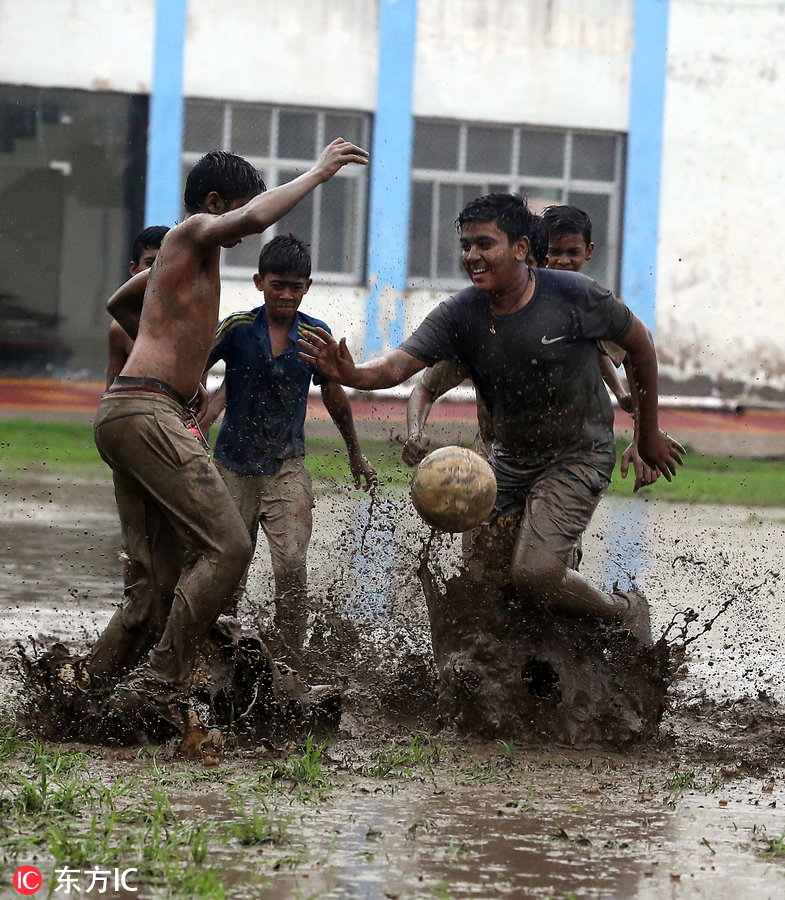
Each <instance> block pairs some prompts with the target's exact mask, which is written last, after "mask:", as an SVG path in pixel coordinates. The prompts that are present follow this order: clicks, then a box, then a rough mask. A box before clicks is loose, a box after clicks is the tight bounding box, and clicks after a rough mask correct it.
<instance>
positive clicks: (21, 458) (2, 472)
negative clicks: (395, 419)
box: [0, 419, 785, 507]
mask: <svg viewBox="0 0 785 900" xmlns="http://www.w3.org/2000/svg"><path fill="white" fill-rule="evenodd" d="M0 433H1V434H2V440H1V441H0V476H4V477H6V478H16V477H19V476H20V475H22V474H25V473H41V472H65V473H72V474H74V475H78V474H86V475H96V474H98V475H100V474H101V473H102V472H104V473H107V474H108V469H107V468H106V466H105V464H104V463H103V462H102V460H101V458H100V456H99V455H98V451H97V450H96V448H95V444H94V443H93V432H92V428H91V427H90V426H89V425H84V424H80V423H77V422H34V421H30V420H27V419H4V420H0ZM215 434H217V432H215V430H214V433H213V438H215ZM362 446H363V451H364V452H365V454H366V456H367V457H368V458H369V460H370V461H371V462H372V463H373V465H374V467H375V468H376V470H377V471H378V473H379V479H380V481H381V483H382V484H383V485H384V486H386V487H390V488H407V487H408V485H409V481H410V479H411V474H412V470H411V469H410V468H409V467H408V466H406V465H404V463H403V461H402V460H401V446H400V445H399V444H397V443H394V442H392V441H369V440H363V441H362ZM625 446H626V442H622V441H620V442H619V444H618V448H619V449H618V454H617V455H618V457H619V458H620V457H621V454H622V452H623V450H624V448H625ZM305 459H306V465H307V467H308V470H309V471H310V473H311V475H312V476H313V478H314V479H316V481H318V482H321V483H323V484H327V485H330V484H337V485H347V486H348V485H350V484H351V476H350V473H349V464H348V461H347V458H346V451H345V448H344V446H343V443H342V441H340V439H339V438H336V439H335V440H331V439H328V438H307V440H306V458H305ZM632 483H633V478H632V475H630V476H628V478H627V479H626V480H625V479H622V478H621V476H620V475H619V471H618V467H617V469H616V471H615V472H614V475H613V481H612V482H611V485H610V488H609V494H611V495H612V496H625V497H629V496H632ZM638 496H639V497H641V498H644V499H645V498H647V497H659V498H661V499H663V500H671V501H676V502H682V503H719V504H729V505H743V506H780V507H785V466H783V465H782V462H781V461H780V460H776V459H745V458H743V457H727V456H707V455H704V454H701V453H694V452H690V453H688V455H687V457H686V462H685V465H684V466H683V467H682V468H680V469H679V472H678V475H677V476H676V478H675V479H674V480H673V481H672V482H670V483H668V482H667V481H665V479H664V478H660V479H659V481H658V482H657V484H656V485H654V486H653V487H649V488H643V489H642V490H641V491H639V493H638Z"/></svg>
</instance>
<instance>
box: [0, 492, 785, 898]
mask: <svg viewBox="0 0 785 900" xmlns="http://www.w3.org/2000/svg"><path fill="white" fill-rule="evenodd" d="M0 488H2V491H1V492H2V494H3V498H4V499H3V503H4V513H5V514H4V517H3V521H2V522H0V599H2V601H3V609H4V615H3V617H2V618H1V619H0V646H2V648H3V650H4V651H5V650H8V651H10V649H11V647H12V645H13V643H14V642H15V641H18V640H22V641H25V640H27V638H28V637H32V638H34V639H36V640H39V641H41V642H42V643H48V642H50V641H51V640H53V639H58V640H64V641H66V642H68V643H69V644H71V645H75V646H79V645H84V644H85V643H86V642H88V641H89V640H90V639H92V637H93V636H94V635H95V634H96V633H97V632H98V630H99V629H100V628H101V627H103V625H104V623H105V622H106V621H108V618H109V617H110V615H111V613H112V609H113V604H114V603H115V602H117V600H119V595H120V587H121V585H120V563H119V559H118V550H119V544H120V538H119V528H118V526H117V522H116V519H115V514H114V509H113V500H112V493H111V484H110V483H109V482H108V481H107V482H96V483H92V482H90V483H83V484H80V485H70V484H67V483H63V482H60V481H58V480H57V478H46V479H43V478H41V479H29V480H27V481H25V482H14V483H12V484H11V483H5V484H2V485H0ZM315 521H316V525H315V531H314V539H313V542H312V547H311V552H310V557H309V564H310V566H309V568H310V583H311V593H312V596H313V597H314V600H315V605H317V606H318V604H321V611H320V612H319V611H317V615H316V617H315V622H314V625H315V626H316V627H315V630H314V635H313V637H312V641H313V644H314V646H316V645H318V647H319V648H320V649H321V650H322V651H323V655H324V665H325V667H327V668H328V669H330V670H331V671H332V673H333V674H334V675H335V677H336V680H337V681H339V682H340V683H341V686H342V687H343V688H344V690H345V692H346V696H347V704H346V708H347V713H346V715H345V716H344V720H343V722H342V730H341V732H340V734H339V735H338V739H337V742H336V743H332V744H331V745H330V746H329V747H328V749H327V751H326V753H327V754H328V757H329V760H330V762H329V763H328V764H327V765H326V770H327V780H328V782H329V787H328V788H326V789H323V790H320V791H318V792H311V793H310V794H308V795H307V796H303V795H301V794H299V793H297V792H294V793H290V794H288V795H286V794H283V795H281V796H277V795H276V796H275V797H263V798H261V799H259V798H258V797H256V796H255V795H253V794H250V795H248V796H246V800H247V802H248V808H247V809H250V808H251V806H252V805H253V804H256V807H258V808H259V809H263V810H265V811H266V813H265V814H269V815H272V816H273V817H274V818H275V819H276V821H277V820H281V821H284V820H286V821H287V825H286V830H287V834H288V835H289V837H288V838H287V840H286V841H284V842H283V844H282V845H281V846H280V847H277V846H275V847H274V846H271V845H270V844H262V845H259V846H255V845H253V846H245V845H241V844H240V843H238V841H237V839H236V838H234V837H232V836H231V835H230V834H229V833H228V832H227V834H226V835H225V836H224V837H225V840H224V837H220V834H219V833H221V828H223V826H224V825H226V824H228V823H230V822H232V821H235V820H236V819H237V815H238V813H237V805H236V798H237V796H238V795H237V786H238V785H242V784H243V783H245V782H246V781H248V779H258V778H259V777H261V775H262V774H264V773H265V772H269V771H270V767H271V765H274V764H275V760H278V761H279V762H280V761H285V760H286V759H287V758H288V757H287V754H288V753H290V752H292V751H290V750H287V749H286V748H279V750H278V751H277V752H276V753H273V754H272V755H270V753H265V754H262V753H257V754H255V755H254V754H252V755H251V757H250V758H246V756H245V755H244V754H242V753H240V752H239V751H238V752H236V753H235V752H230V753H229V754H228V755H227V758H226V760H225V762H224V764H223V765H222V766H221V767H219V769H218V770H215V773H214V774H213V773H212V772H211V773H210V774H209V775H208V774H207V773H206V771H205V770H199V771H198V772H197V773H196V775H194V776H193V778H191V775H192V774H193V772H194V770H193V767H192V766H191V765H190V764H187V763H183V762H180V761H171V762H167V763H166V764H165V769H166V771H167V772H170V773H171V775H172V778H171V780H170V781H169V782H168V783H167V786H166V789H167V791H168V792H169V796H170V798H171V800H172V803H173V804H174V805H175V807H176V809H177V810H178V814H179V815H182V816H183V817H185V818H186V819H189V820H190V818H191V817H192V815H193V814H195V815H196V819H195V821H201V822H205V821H206V822H210V823H211V828H213V830H214V831H215V833H216V839H215V841H212V840H211V842H210V848H209V853H208V854H207V857H206V858H205V860H204V862H203V863H202V864H201V865H202V867H203V868H207V869H213V870H214V871H215V873H217V874H216V877H220V881H221V882H222V883H223V885H224V888H225V891H224V893H223V894H222V893H220V892H218V891H217V888H214V887H213V888H208V889H206V892H201V893H200V892H197V891H194V892H192V893H191V894H190V896H211V897H220V896H227V897H232V898H234V897H238V898H239V897H270V898H289V897H335V898H343V897H347V898H348V897H352V898H354V897H358V898H359V897H367V898H376V897H379V898H382V897H399V898H401V900H403V898H414V897H442V898H448V897H456V898H457V897H495V896H511V897H529V896H531V897H549V896H551V897H565V898H566V897H570V896H575V897H638V898H666V897H667V898H671V897H725V896H734V895H736V896H740V897H744V896H752V895H753V893H754V894H755V895H757V896H759V897H761V898H765V897H772V898H774V897H782V896H785V863H783V862H780V861H779V858H778V857H777V855H776V854H772V853H771V852H770V851H771V849H772V848H773V849H775V850H778V849H780V846H781V845H780V844H778V843H777V841H778V840H779V839H780V838H782V837H783V834H785V819H784V818H783V813H782V812H781V811H780V808H779V806H780V805H781V804H782V803H783V802H785V799H784V798H782V797H781V795H780V787H779V785H780V784H783V783H785V781H783V779H785V774H783V771H782V769H781V767H780V760H782V759H783V758H785V735H783V733H782V731H781V730H780V728H779V725H778V723H779V721H781V720H782V717H781V716H780V708H779V706H778V702H781V701H783V700H785V672H784V671H783V666H784V661H785V657H784V655H783V654H782V652H781V634H782V631H783V626H785V622H783V615H785V613H783V603H782V600H783V598H782V591H781V589H780V585H779V572H778V570H777V565H776V564H777V561H778V560H779V559H781V558H782V557H783V551H785V529H783V522H785V512H782V511H777V510H766V511H763V512H759V511H754V510H748V509H740V508H728V509H720V508H715V507H705V506H704V507H694V506H689V507H688V506H678V505H673V504H664V503H657V502H654V501H649V502H648V503H646V502H641V501H640V500H637V499H636V500H629V501H626V500H613V501H606V502H605V503H603V504H602V505H601V508H600V510H599V511H598V514H597V516H596V518H595V520H594V522H593V523H592V526H591V527H590V529H589V533H588V534H587V538H586V541H585V545H584V547H585V554H584V560H585V562H584V566H583V568H584V571H585V572H586V574H587V575H588V576H589V577H591V578H593V579H594V580H596V581H598V582H601V583H604V584H605V585H606V586H608V587H611V586H612V585H613V584H614V583H618V584H619V586H620V587H622V588H625V587H627V586H629V584H631V583H635V584H637V585H638V586H639V587H641V588H642V589H643V590H644V592H645V593H646V594H647V596H648V597H649V598H650V600H651V603H652V607H653V618H654V623H655V630H656V629H657V628H659V630H662V629H663V628H665V627H666V626H667V624H668V623H669V622H670V621H671V620H672V619H673V617H674V615H676V614H677V613H679V612H680V611H682V610H684V609H686V608H692V609H694V610H695V619H694V621H693V622H692V623H691V625H690V627H691V628H692V629H693V630H698V629H700V627H701V626H702V625H703V623H705V622H707V621H710V620H711V619H712V618H713V617H714V616H715V615H716V614H717V613H718V612H722V615H721V616H720V617H719V618H718V619H717V620H716V622H715V623H714V625H713V626H712V628H711V630H710V631H709V632H708V633H707V634H705V635H704V636H703V637H701V639H700V640H699V641H696V642H695V643H694V644H693V645H691V648H690V655H689V658H688V660H687V662H686V664H685V669H684V671H683V675H684V678H683V680H682V681H681V682H680V683H679V685H678V687H677V689H676V690H675V691H674V693H673V697H672V704H671V709H670V711H669V712H668V713H667V714H666V718H665V721H664V727H663V738H662V741H661V745H660V749H655V750H652V749H651V748H643V749H641V750H640V751H631V752H630V753H628V754H625V755H624V756H620V757H618V758H613V759H608V758H605V757H599V758H598V757H594V756H592V755H591V753H590V752H587V753H573V754H568V755H565V754H564V751H561V750H558V749H554V750H553V751H546V750H541V751H533V750H530V749H525V748H522V747H512V746H508V747H505V746H504V745H496V744H494V743H493V742H490V743H484V744H477V745H475V744H467V743H466V742H465V741H463V740H456V742H457V746H458V748H459V749H458V750H456V751H455V752H454V754H453V755H452V756H449V754H448V756H449V761H448V762H446V763H444V764H442V763H440V764H439V765H438V766H437V765H436V764H432V765H431V767H430V769H428V770H427V771H424V770H423V769H422V767H420V768H418V767H417V766H413V765H412V766H409V770H408V771H407V773H404V774H401V773H400V772H397V771H393V772H391V773H388V774H385V775H383V776H381V777H374V776H372V775H369V774H368V771H367V765H368V760H369V759H370V760H371V762H372V763H373V764H374V765H377V763H378V760H377V762H374V760H375V759H376V756H375V754H378V753H380V752H382V751H384V750H385V748H386V749H389V746H390V742H391V740H393V739H394V738H397V739H398V743H399V744H400V743H403V744H406V742H407V741H408V742H411V741H412V734H413V733H414V732H415V731H416V730H417V729H426V730H428V731H430V732H432V733H433V734H434V735H435V738H434V739H435V740H437V741H440V742H442V743H443V744H447V743H449V744H452V743H454V741H453V736H449V735H448V736H443V735H441V734H440V733H438V728H437V725H436V723H435V721H434V720H433V718H432V716H430V715H429V711H428V708H427V703H426V702H424V701H423V702H420V700H419V698H418V697H417V695H416V692H415V691H413V689H412V688H413V682H412V680H411V678H409V680H408V681H407V680H406V679H405V678H402V677H400V673H401V668H402V663H404V662H406V664H407V665H409V666H410V672H415V673H416V672H417V671H418V668H417V667H418V666H420V669H422V665H423V660H424V659H426V658H427V654H428V650H429V640H428V630H427V614H426V611H425V608H424V602H423V599H422V593H421V590H420V586H419V583H418V582H417V579H416V577H415V575H414V572H415V569H416V562H417V554H418V551H419V549H420V547H421V544H422V541H423V540H425V539H426V538H427V536H428V532H427V529H425V528H424V526H422V525H421V523H419V522H418V520H417V519H416V518H415V517H414V516H413V515H412V514H411V511H410V510H409V508H408V504H407V502H406V499H405V498H404V497H402V496H400V495H392V496H389V495H388V496H386V497H385V496H383V497H382V498H381V499H380V501H378V503H377V505H376V508H375V509H374V511H373V517H372V519H371V521H370V524H369V519H368V501H367V499H365V498H361V499H358V498H357V495H356V494H350V493H348V492H344V493H339V492H329V493H324V494H322V495H321V496H320V497H319V499H318V501H317V509H316V512H315ZM437 552H438V557H439V563H440V565H441V566H442V567H443V568H444V570H445V571H446V572H448V573H449V571H451V567H454V566H455V565H456V563H457V560H458V558H459V554H460V543H459V541H458V540H457V539H450V538H445V539H441V540H440V541H438V542H437ZM270 582H271V573H270V568H269V561H268V559H267V555H266V551H265V548H264V547H263V546H262V547H261V549H260V552H259V553H258V554H257V559H256V560H255V562H254V564H253V568H252V573H251V579H250V585H251V593H252V600H253V601H254V602H259V603H260V604H261V605H262V606H263V607H264V606H265V604H267V605H268V606H269V603H268V597H269V585H270ZM724 607H727V608H724ZM723 609H724V611H723ZM242 612H244V614H245V617H246V621H247V622H248V623H250V622H251V621H252V610H251V604H250V602H249V604H248V606H247V607H246V608H245V610H241V613H242ZM328 613H329V615H328ZM407 661H408V662H407ZM1 676H2V678H1V680H0V691H2V692H3V693H4V694H8V695H13V693H14V690H15V689H16V684H17V682H16V680H15V673H14V668H13V665H12V662H11V659H10V653H5V655H4V662H3V665H2V673H1ZM393 687H396V690H397V693H396V696H395V697H394V698H393V699H394V700H395V702H396V703H397V706H395V704H391V702H390V697H389V694H390V692H391V691H392V688H393ZM393 693H395V691H393ZM401 721H404V722H406V727H405V728H404V727H403V726H402V725H401V724H400V723H401ZM783 727H785V726H783ZM90 753H91V754H95V755H94V756H91V758H90V761H89V766H88V768H89V770H90V772H91V774H94V775H95V777H97V778H99V779H104V780H110V779H111V777H119V775H120V774H121V773H122V774H127V770H128V769H129V768H134V767H137V768H138V765H139V764H138V763H137V762H136V757H135V756H130V757H126V759H128V760H132V762H131V763H128V762H126V763H122V764H118V763H116V762H113V759H114V756H115V752H114V751H110V750H101V751H98V752H96V751H95V749H94V748H90ZM2 765H3V764H2V763H0V766H2ZM162 765H163V764H162ZM159 771H162V769H159ZM180 775H181V776H183V777H182V784H180V783H178V780H177V779H178V777H179V776H180ZM143 793H144V791H143ZM251 801H253V803H252V802H251ZM82 825H83V826H84V827H86V824H85V821H83V823H82ZM219 837H220V839H219ZM5 857H6V866H9V865H10V866H11V867H12V868H11V869H10V871H9V870H8V868H6V870H5V874H2V873H0V879H2V880H3V881H5V883H7V880H6V879H7V877H9V875H10V872H12V871H13V865H16V864H23V863H25V862H29V859H28V858H27V857H24V856H23V855H22V856H19V855H16V856H14V857H9V856H8V854H7V853H6V855H5ZM41 858H42V859H46V858H47V856H46V852H45V851H44V853H43V856H42V857H41ZM47 865H49V863H47ZM211 891H212V892H211ZM61 893H62V892H61ZM0 894H2V891H0ZM8 895H9V896H10V895H11V894H8ZM83 895H84V894H83ZM176 895H178V894H173V893H166V892H165V891H164V892H162V889H156V890H152V889H150V888H149V887H145V886H144V885H140V891H139V892H137V893H135V894H133V896H150V897H158V896H161V897H163V896H176ZM179 895H183V894H179ZM14 896H15V895H14ZM53 896H56V895H55V894H53ZM86 896H90V894H89V893H88V894H87V895H86ZM129 896H131V894H129Z"/></svg>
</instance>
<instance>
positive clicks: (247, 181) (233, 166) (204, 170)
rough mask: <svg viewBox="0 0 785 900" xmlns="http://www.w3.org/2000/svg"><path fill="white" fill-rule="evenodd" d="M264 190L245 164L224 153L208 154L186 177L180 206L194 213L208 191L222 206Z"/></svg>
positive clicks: (211, 152)
mask: <svg viewBox="0 0 785 900" xmlns="http://www.w3.org/2000/svg"><path fill="white" fill-rule="evenodd" d="M266 190H267V188H266V186H265V183H264V181H262V176H261V175H260V174H259V173H258V172H257V171H256V169H255V168H254V167H253V166H252V165H251V164H250V163H249V162H248V160H245V159H243V158H242V156H236V155H235V154H234V153H227V152H226V151H225V150H211V151H210V152H209V153H206V154H205V155H204V156H203V157H202V158H201V159H200V160H199V162H198V163H197V164H196V165H195V166H194V167H193V169H191V171H190V172H189V173H188V177H187V178H186V180H185V194H184V196H183V203H184V205H185V208H186V210H187V212H189V213H196V212H199V211H200V210H201V209H202V206H203V204H204V201H205V198H206V197H207V195H208V194H209V193H210V192H211V191H215V193H216V194H218V196H219V197H220V198H221V199H222V200H223V201H224V202H225V203H231V202H232V201H233V200H241V199H242V198H243V197H255V196H256V195H257V194H261V193H262V192H263V191H266Z"/></svg>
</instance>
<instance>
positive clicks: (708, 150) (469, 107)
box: [0, 0, 785, 394]
mask: <svg viewBox="0 0 785 900" xmlns="http://www.w3.org/2000/svg"><path fill="white" fill-rule="evenodd" d="M663 2H664V0H663ZM634 8H635V7H634V0H595V2H592V3H586V2H585V0H513V2H509V0H420V2H419V7H418V39H417V48H416V66H415V88H414V114H415V115H417V116H429V117H443V118H456V119H460V120H477V121H484V122H511V123H519V122H527V123H531V124H539V125H553V126H572V127H578V128H581V127H585V128H598V129H609V130H615V131H625V130H626V128H627V125H628V97H629V73H630V58H631V52H632V50H633V47H632V17H633V11H634ZM154 17H155V0H133V2H131V0H90V2H89V3H87V2H85V0H28V2H26V3H24V4H20V3H18V2H11V0H0V82H2V83H10V84H32V85H42V86H51V87H73V88H86V89H90V90H96V91H103V90H112V91H122V92H130V93H146V92H148V91H149V89H150V84H151V66H152V46H153V33H154ZM378 26H379V11H378V4H377V2H376V0H289V2H287V3H281V2H280V0H235V2H233V3H231V4H226V3H219V2H218V0H189V7H188V21H187V38H186V54H185V93H186V95H187V96H202V97H215V98H228V99H242V100H249V101H260V102H272V103H284V104H295V105H307V106H317V107H319V106H329V107H343V108H349V109H358V110H366V111H370V112H373V111H374V110H375V109H376V108H377V104H379V103H383V102H384V98H383V97H382V98H377V97H376V66H377V57H378ZM783 46H785V7H783V6H782V5H779V4H774V3H771V4H769V3H761V2H759V0H734V2H733V3H730V2H716V3H714V2H712V3H708V2H698V0H670V36H669V46H668V76H667V86H666V109H665V136H664V155H663V173H662V174H663V180H662V192H661V219H660V241H659V248H658V267H657V307H656V330H657V339H658V345H659V352H660V357H661V360H662V363H663V369H664V371H665V373H666V375H668V376H669V377H670V378H671V380H672V381H673V383H674V384H678V383H683V382H687V381H692V382H693V384H698V383H700V382H701V380H703V382H704V384H705V390H716V389H719V390H723V389H727V390H728V391H729V392H733V393H735V394H738V393H740V392H742V393H743V392H745V391H759V390H761V389H763V391H764V393H765V391H766V390H773V391H785V341H783V339H782V338H781V335H782V334H783V331H785V306H784V305H783V303H782V302H781V300H780V291H781V281H782V277H783V276H782V275H781V274H780V272H779V258H778V255H777V252H776V247H777V235H778V222H779V216H778V213H779V211H780V208H781V205H782V198H783V197H785V165H783V163H785V140H784V138H785V134H784V133H783V132H785V81H783V71H782V69H783V64H782V62H781V58H780V57H781V48H782V47H783ZM761 247H766V248H767V250H768V251H769V252H768V253H767V254H766V255H764V256H761V254H760V248H761ZM444 296H445V293H442V292H434V291H410V292H409V293H408V296H407V300H406V308H405V330H406V331H408V330H409V329H410V328H411V327H413V326H414V325H416V324H417V322H419V321H420V319H421V318H422V316H423V315H424V314H425V312H427V310H428V309H429V308H430V307H431V306H433V305H434V304H435V303H436V302H438V300H440V299H441V298H442V297H444ZM224 297H225V311H226V312H228V311H230V310H231V309H235V308H238V304H240V305H242V304H243V303H244V302H245V299H246V297H249V298H250V300H249V301H248V302H249V303H253V302H255V298H254V297H253V295H251V294H249V293H248V286H247V285H245V284H243V283H236V282H233V281H227V282H226V283H225V286H224ZM366 299H367V289H366V287H365V286H356V287H350V288H345V287H324V286H318V285H317V286H315V287H314V289H313V291H312V293H311V294H310V295H309V297H308V303H307V307H308V308H309V309H311V310H312V311H313V312H314V313H315V314H316V315H320V316H323V317H324V318H326V319H327V320H328V321H330V322H331V323H332V324H333V325H334V327H335V330H336V332H340V333H344V334H346V335H347V337H348V338H349V340H350V342H351V344H352V345H353V346H354V347H355V348H361V347H362V345H363V336H364V330H365V326H364V321H365V318H366V315H365V302H366ZM723 386H724V387H723ZM761 386H762V388H761Z"/></svg>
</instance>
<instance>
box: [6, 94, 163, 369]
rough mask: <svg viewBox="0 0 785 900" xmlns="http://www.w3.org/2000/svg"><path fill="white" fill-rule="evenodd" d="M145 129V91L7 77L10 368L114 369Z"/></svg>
mask: <svg viewBox="0 0 785 900" xmlns="http://www.w3.org/2000/svg"><path fill="white" fill-rule="evenodd" d="M146 132H147V98H146V97H143V96H131V95H128V94H118V93H110V92H103V91H80V90H71V89H65V88H45V87H25V86H18V85H0V197H1V198H2V210H3V214H2V217H0V246H2V248H3V253H2V254H1V255H0V371H2V372H4V373H13V374H24V375H31V374H39V373H43V372H48V373H55V374H57V375H63V374H67V375H70V376H77V377H92V378H100V379H102V378H103V377H104V372H105V366H106V346H107V339H106V332H107V327H108V325H109V318H108V317H107V314H106V300H107V298H108V297H109V296H110V295H111V294H112V293H113V292H114V291H115V290H116V289H117V287H118V286H119V285H120V284H121V283H122V282H123V281H125V279H126V278H128V260H129V259H130V257H131V243H132V241H133V239H134V237H135V235H136V233H137V232H138V231H139V229H140V228H141V225H142V218H143V212H144V209H143V207H144V183H145V181H144V179H145V134H146Z"/></svg>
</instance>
